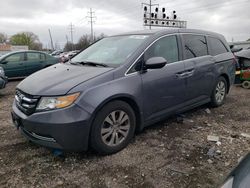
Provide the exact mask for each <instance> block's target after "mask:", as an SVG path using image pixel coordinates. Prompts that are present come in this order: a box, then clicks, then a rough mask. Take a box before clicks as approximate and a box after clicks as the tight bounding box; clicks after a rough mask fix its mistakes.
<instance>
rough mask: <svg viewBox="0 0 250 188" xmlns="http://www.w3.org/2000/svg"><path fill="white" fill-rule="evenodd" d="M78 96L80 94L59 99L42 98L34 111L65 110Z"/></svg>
mask: <svg viewBox="0 0 250 188" xmlns="http://www.w3.org/2000/svg"><path fill="white" fill-rule="evenodd" d="M79 95H80V93H74V94H70V95H66V96H60V97H42V98H41V100H40V102H39V104H38V106H37V108H36V109H37V110H38V111H44V110H54V109H60V108H65V107H68V106H70V105H71V104H73V102H75V100H76V99H77V98H78V97H79Z"/></svg>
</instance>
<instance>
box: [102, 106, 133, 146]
mask: <svg viewBox="0 0 250 188" xmlns="http://www.w3.org/2000/svg"><path fill="white" fill-rule="evenodd" d="M129 130H130V118H129V116H128V114H127V113H126V112H124V111H122V110H116V111H113V112H111V113H110V114H109V115H108V116H107V117H106V118H105V119H104V121H103V124H102V128H101V137H102V141H103V142H104V143H105V144H106V145H108V146H112V147H114V146H117V145H119V144H121V143H122V142H123V141H124V140H125V139H126V137H127V136H128V133H129Z"/></svg>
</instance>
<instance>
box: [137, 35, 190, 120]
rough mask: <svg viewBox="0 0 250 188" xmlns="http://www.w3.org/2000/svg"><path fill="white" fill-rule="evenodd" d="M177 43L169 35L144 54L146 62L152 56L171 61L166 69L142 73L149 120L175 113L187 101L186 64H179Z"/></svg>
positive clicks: (174, 38) (145, 109) (144, 103)
mask: <svg viewBox="0 0 250 188" xmlns="http://www.w3.org/2000/svg"><path fill="white" fill-rule="evenodd" d="M177 41H178V40H177V36H175V35H171V36H165V37H163V38H160V39H159V40H157V41H156V42H155V43H154V44H153V45H152V46H151V47H149V48H148V50H147V51H146V52H145V54H144V62H145V61H146V60H147V59H149V58H151V57H164V58H165V59H166V60H167V64H166V65H165V67H163V68H161V69H154V70H147V72H145V73H143V74H141V78H142V83H143V96H142V97H143V105H144V116H145V117H144V119H145V120H146V121H147V120H153V119H156V118H157V117H159V116H162V115H166V114H167V113H170V112H173V111H175V110H177V109H179V108H181V107H182V105H183V103H184V102H185V78H184V77H183V76H182V75H183V72H184V63H183V62H182V61H179V59H180V58H179V57H180V56H179V50H178V42H177Z"/></svg>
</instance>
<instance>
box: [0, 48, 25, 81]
mask: <svg viewBox="0 0 250 188" xmlns="http://www.w3.org/2000/svg"><path fill="white" fill-rule="evenodd" d="M2 61H3V62H4V63H5V64H2V67H3V69H4V71H5V74H6V76H7V77H9V78H13V77H23V76H25V65H24V53H22V52H20V53H15V54H11V55H9V56H7V57H6V58H5V59H3V60H2Z"/></svg>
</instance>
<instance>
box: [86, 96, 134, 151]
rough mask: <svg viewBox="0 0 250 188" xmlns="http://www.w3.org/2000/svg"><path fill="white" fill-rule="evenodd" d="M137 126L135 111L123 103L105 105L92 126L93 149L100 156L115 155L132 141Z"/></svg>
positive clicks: (91, 139) (91, 141)
mask: <svg viewBox="0 0 250 188" xmlns="http://www.w3.org/2000/svg"><path fill="white" fill-rule="evenodd" d="M135 126H136V118H135V114H134V111H133V109H132V108H131V107H130V105H129V104H127V103H126V102H123V101H113V102H110V103H108V104H107V105H105V106H104V107H103V108H102V109H101V110H100V111H99V112H98V113H97V114H96V117H95V119H94V122H93V124H92V130H91V138H90V144H91V148H92V149H94V150H95V151H96V152H98V153H100V154H113V153H116V152H118V151H120V150H122V149H123V148H125V147H126V146H127V145H128V144H129V142H130V141H131V139H132V137H133V135H134V132H135Z"/></svg>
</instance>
